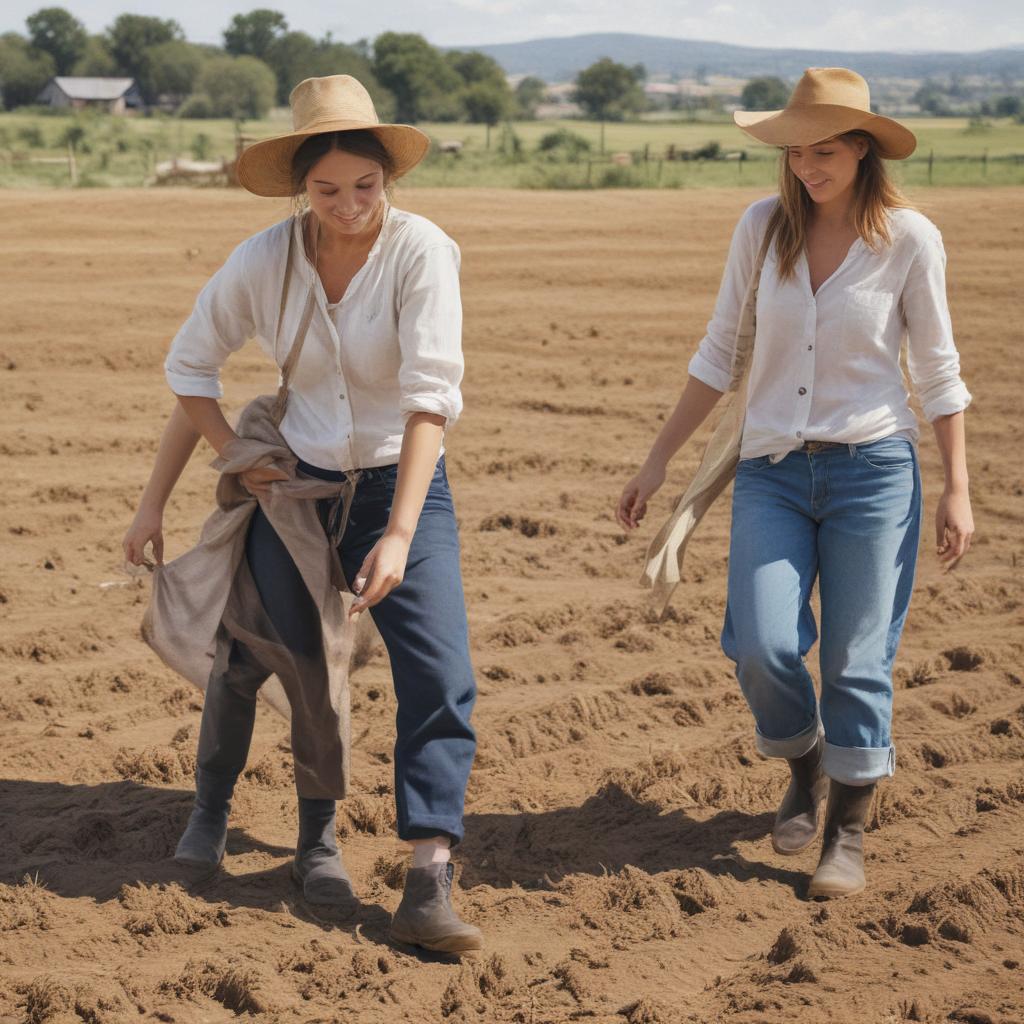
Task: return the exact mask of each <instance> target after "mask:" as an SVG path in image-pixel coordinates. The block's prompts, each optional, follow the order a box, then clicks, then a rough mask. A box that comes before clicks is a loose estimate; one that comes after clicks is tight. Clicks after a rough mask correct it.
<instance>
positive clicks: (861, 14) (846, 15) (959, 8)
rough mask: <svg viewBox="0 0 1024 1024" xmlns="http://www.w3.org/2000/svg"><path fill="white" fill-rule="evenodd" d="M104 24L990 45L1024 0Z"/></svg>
mask: <svg viewBox="0 0 1024 1024" xmlns="http://www.w3.org/2000/svg"><path fill="white" fill-rule="evenodd" d="M54 2H56V3H60V0H5V2H4V3H3V5H2V11H0V32H7V31H17V32H24V30H25V17H26V16H27V15H28V14H31V13H32V12H33V11H36V10H38V9H39V8H40V7H44V6H48V5H49V4H51V3H54ZM64 6H66V7H67V8H68V10H70V11H72V13H74V14H75V15H76V17H78V18H79V19H81V20H82V21H83V22H85V24H86V26H87V27H88V28H89V29H90V30H91V31H94V32H98V31H101V30H102V29H103V28H104V27H105V26H107V25H108V24H110V22H111V21H113V19H114V18H115V17H116V16H117V15H118V14H120V13H122V12H124V11H130V12H132V13H137V14H152V15H156V16H159V17H163V18H175V19H177V21H178V22H179V23H180V24H181V25H182V27H183V28H184V29H185V33H186V35H187V36H188V38H189V39H192V40H194V41H196V42H211V43H219V42H220V41H221V32H222V31H223V29H224V26H225V25H227V23H228V21H230V19H231V17H232V16H233V15H234V14H236V13H239V12H245V11H248V10H251V9H252V8H254V7H260V6H267V7H271V8H275V9H282V10H285V11H286V12H287V14H288V21H289V24H290V26H291V27H292V28H294V29H301V30H303V31H305V32H309V33H310V34H312V35H315V36H320V35H322V34H323V33H325V32H327V31H330V32H332V33H333V34H334V36H335V38H336V39H339V40H342V41H346V42H348V41H352V40H355V39H358V38H361V37H370V38H372V37H373V36H375V35H377V34H379V33H380V32H384V31H388V30H394V31H406V32H420V33H422V34H423V35H425V36H426V37H427V38H428V39H429V40H430V41H431V42H432V43H435V44H437V45H451V46H458V45H470V44H473V43H499V42H517V41H519V40H524V39H533V38H537V37H540V36H568V35H577V34H580V33H584V32H642V33H647V34H650V35H663V36H674V37H676V38H681V39H705V40H715V41H717V42H724V43H735V44H739V45H746V46H786V47H801V48H809V49H837V50H878V49H886V50H904V51H906V50H982V49H988V48H991V47H1000V46H1007V45H1014V44H1016V45H1024V3H1020V2H1019V0H1013V2H1011V0H972V2H970V3H967V2H965V0H930V2H928V3H920V2H901V0H862V2H860V3H857V4H856V5H854V4H850V3H849V2H845V3H844V2H835V0H824V2H819V3H815V4H809V3H807V2H806V0H771V2H764V0H628V2H623V0H615V2H612V0H392V2H385V3H379V2H377V3H371V2H368V0H350V2H349V3H346V4H335V3H329V4H325V3H322V2H319V3H317V2H313V0H290V2H289V3H287V4H284V3H280V4H276V3H275V2H274V0H254V2H249V3H242V4H239V3H224V2H218V0H173V2H170V0H89V2H88V3H84V2H82V0H78V2H74V0H72V2H67V3H65V4H64Z"/></svg>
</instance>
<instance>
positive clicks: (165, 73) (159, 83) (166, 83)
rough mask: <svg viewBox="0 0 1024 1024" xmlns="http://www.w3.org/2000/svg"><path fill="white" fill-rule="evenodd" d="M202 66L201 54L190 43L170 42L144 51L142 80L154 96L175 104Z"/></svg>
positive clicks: (190, 87) (191, 88)
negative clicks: (144, 78)
mask: <svg viewBox="0 0 1024 1024" xmlns="http://www.w3.org/2000/svg"><path fill="white" fill-rule="evenodd" d="M202 66H203V56H202V53H201V52H200V51H199V50H198V49H197V48H196V47H195V46H193V45H192V44H191V43H186V42H182V41H181V40H180V39H172V40H171V41H170V42H169V43H158V44H157V45H156V46H154V47H152V48H151V49H149V50H148V51H147V52H146V80H147V82H148V84H149V86H150V88H151V89H152V90H153V94H154V95H155V96H166V97H168V98H169V99H170V100H171V102H173V103H174V104H179V103H181V102H182V100H184V99H185V97H186V96H188V95H189V94H190V93H191V92H192V91H193V89H194V88H195V84H196V80H197V79H198V77H199V72H200V70H201V69H202Z"/></svg>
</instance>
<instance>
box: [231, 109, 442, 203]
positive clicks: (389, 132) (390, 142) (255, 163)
mask: <svg viewBox="0 0 1024 1024" xmlns="http://www.w3.org/2000/svg"><path fill="white" fill-rule="evenodd" d="M352 131H371V132H373V134H374V135H376V136H377V138H378V139H380V141H381V143H382V144H383V146H384V148H385V149H386V150H387V151H388V153H389V154H390V156H391V159H392V162H393V164H394V170H393V173H392V177H393V178H400V177H401V176H402V175H403V174H408V173H409V171H411V170H412V169H413V168H414V167H415V166H416V165H417V164H418V163H419V162H420V161H421V160H422V159H423V158H424V157H425V156H426V155H427V151H428V150H429V149H430V137H429V136H427V135H426V134H425V133H423V132H421V131H420V130H419V129H418V128H414V127H413V126H412V125H409V124H368V123H365V122H355V121H333V122H325V123H324V124H319V125H317V126H316V127H315V128H313V129H311V130H306V131H301V132H289V133H288V134H287V135H278V136H276V137H275V138H273V139H264V140H263V141H262V142H255V143H253V144H252V145H251V146H249V147H247V148H246V149H244V150H242V153H241V155H240V156H239V158H238V162H237V164H236V165H235V174H236V175H237V177H238V183H239V184H240V185H241V186H242V188H244V189H247V190H248V191H250V192H253V193H255V194H256V195H258V196H268V197H282V196H291V195H294V194H295V189H294V187H293V185H292V158H293V157H294V156H295V151H296V150H297V149H298V148H299V146H301V145H302V143H303V142H305V141H306V139H309V138H312V137H313V136H314V135H324V134H326V133H327V132H352Z"/></svg>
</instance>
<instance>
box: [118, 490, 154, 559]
mask: <svg viewBox="0 0 1024 1024" xmlns="http://www.w3.org/2000/svg"><path fill="white" fill-rule="evenodd" d="M163 522H164V514H163V509H160V508H148V507H147V506H145V505H140V506H139V509H138V511H137V512H136V513H135V518H134V519H133V520H132V525H131V526H129V527H128V532H127V533H126V534H125V535H124V540H122V541H121V547H122V549H123V550H124V557H125V561H126V562H130V563H131V564H132V565H142V564H143V563H144V562H145V561H146V545H147V544H148V543H150V542H152V544H153V557H154V559H156V564H157V565H163V564H164V533H163ZM151 567H152V566H151Z"/></svg>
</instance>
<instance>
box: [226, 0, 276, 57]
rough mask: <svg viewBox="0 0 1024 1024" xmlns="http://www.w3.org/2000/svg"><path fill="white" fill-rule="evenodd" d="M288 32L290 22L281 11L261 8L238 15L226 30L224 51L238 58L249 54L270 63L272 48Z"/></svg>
mask: <svg viewBox="0 0 1024 1024" xmlns="http://www.w3.org/2000/svg"><path fill="white" fill-rule="evenodd" d="M287 31H288V21H287V19H286V18H285V16H284V15H283V14H282V13H281V12H280V11H271V10H268V9H267V8H266V7H261V8H259V9H257V10H255V11H250V12H249V13H248V14H236V15H235V16H234V17H233V18H232V19H231V24H230V25H228V27H227V28H226V29H225V30H224V49H225V50H227V51H228V53H230V54H233V55H234V56H236V57H242V56H245V55H246V54H248V55H249V56H250V57H259V59H260V60H264V61H267V63H270V61H269V60H268V54H269V52H270V48H271V47H272V46H273V45H274V43H275V42H276V41H277V40H278V39H280V38H281V37H282V36H283V35H284V34H285V33H286V32H287Z"/></svg>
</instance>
